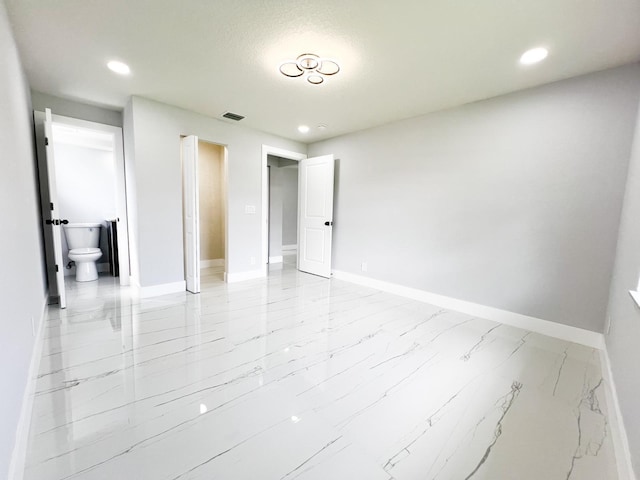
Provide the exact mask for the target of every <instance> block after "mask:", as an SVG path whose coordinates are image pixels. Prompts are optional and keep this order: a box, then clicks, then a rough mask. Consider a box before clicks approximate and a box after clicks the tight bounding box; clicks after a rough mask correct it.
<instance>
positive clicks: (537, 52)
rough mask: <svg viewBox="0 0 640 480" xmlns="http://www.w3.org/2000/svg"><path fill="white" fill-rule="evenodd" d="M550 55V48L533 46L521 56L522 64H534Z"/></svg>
mask: <svg viewBox="0 0 640 480" xmlns="http://www.w3.org/2000/svg"><path fill="white" fill-rule="evenodd" d="M547 55H549V50H547V49H546V48H543V47H537V48H532V49H531V50H527V51H526V52H524V53H523V54H522V56H521V57H520V63H521V64H522V65H532V64H534V63H538V62H541V61H542V60H544V59H545V58H547Z"/></svg>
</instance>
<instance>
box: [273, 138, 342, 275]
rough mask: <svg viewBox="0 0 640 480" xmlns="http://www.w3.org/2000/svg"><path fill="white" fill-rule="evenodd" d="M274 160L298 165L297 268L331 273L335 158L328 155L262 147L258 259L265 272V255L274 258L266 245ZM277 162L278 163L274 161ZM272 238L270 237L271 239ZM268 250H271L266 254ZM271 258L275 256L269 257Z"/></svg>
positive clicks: (305, 270)
mask: <svg viewBox="0 0 640 480" xmlns="http://www.w3.org/2000/svg"><path fill="white" fill-rule="evenodd" d="M270 157H271V160H272V161H274V160H276V159H277V161H278V162H280V161H282V160H283V159H285V160H294V161H296V163H297V164H298V165H297V167H298V202H297V215H298V221H297V245H296V256H295V257H296V263H295V266H296V268H297V269H298V270H300V271H302V272H306V273H311V274H313V275H318V276H321V277H325V278H330V277H331V275H332V269H331V259H332V253H331V252H332V246H331V245H332V237H333V197H334V180H335V177H334V168H335V159H334V156H333V155H332V154H330V155H322V156H319V157H313V158H307V155H306V154H302V153H297V152H292V151H288V150H283V149H279V148H275V147H270V146H267V145H263V146H262V171H263V173H262V179H263V184H262V205H263V211H262V218H263V229H262V258H263V264H264V265H265V268H266V270H267V271H268V269H269V268H268V267H269V257H270V256H271V257H272V260H275V259H277V256H276V255H274V253H275V252H274V249H273V246H272V245H270V243H271V242H270V228H269V227H270V215H269V213H270V210H271V207H270V204H271V203H272V202H271V201H270V199H269V192H270V180H269V178H270V171H272V172H273V168H274V164H273V163H272V165H271V166H270V165H269V161H270ZM278 165H280V163H278ZM271 240H272V239H271ZM270 252H271V253H270ZM273 257H275V258H273Z"/></svg>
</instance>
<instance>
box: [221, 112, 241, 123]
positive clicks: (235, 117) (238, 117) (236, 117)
mask: <svg viewBox="0 0 640 480" xmlns="http://www.w3.org/2000/svg"><path fill="white" fill-rule="evenodd" d="M222 116H223V117H224V118H228V119H229V120H235V121H236V122H239V121H240V120H242V119H243V118H244V117H243V116H242V115H238V114H237V113H231V112H225V113H223V114H222Z"/></svg>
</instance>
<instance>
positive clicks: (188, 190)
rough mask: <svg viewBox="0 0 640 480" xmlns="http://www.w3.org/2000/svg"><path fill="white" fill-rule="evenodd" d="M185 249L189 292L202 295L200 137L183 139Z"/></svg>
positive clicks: (190, 136)
mask: <svg viewBox="0 0 640 480" xmlns="http://www.w3.org/2000/svg"><path fill="white" fill-rule="evenodd" d="M182 178H183V189H182V191H183V195H184V202H183V205H184V248H185V272H186V280H187V290H188V291H189V292H191V293H200V219H199V217H200V214H199V199H198V137H196V136H195V135H189V136H188V137H184V138H183V139H182Z"/></svg>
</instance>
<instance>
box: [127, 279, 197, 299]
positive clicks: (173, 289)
mask: <svg viewBox="0 0 640 480" xmlns="http://www.w3.org/2000/svg"><path fill="white" fill-rule="evenodd" d="M137 289H138V295H139V296H140V298H149V297H158V296H160V295H168V294H169V293H178V292H184V291H185V290H186V289H187V282H186V281H185V280H181V281H179V282H173V283H163V284H160V285H151V286H149V287H140V286H137Z"/></svg>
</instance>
